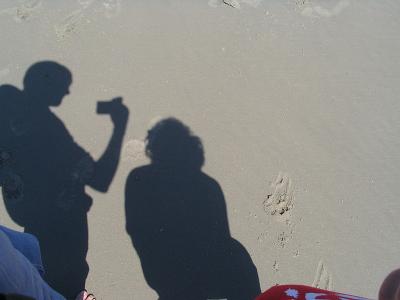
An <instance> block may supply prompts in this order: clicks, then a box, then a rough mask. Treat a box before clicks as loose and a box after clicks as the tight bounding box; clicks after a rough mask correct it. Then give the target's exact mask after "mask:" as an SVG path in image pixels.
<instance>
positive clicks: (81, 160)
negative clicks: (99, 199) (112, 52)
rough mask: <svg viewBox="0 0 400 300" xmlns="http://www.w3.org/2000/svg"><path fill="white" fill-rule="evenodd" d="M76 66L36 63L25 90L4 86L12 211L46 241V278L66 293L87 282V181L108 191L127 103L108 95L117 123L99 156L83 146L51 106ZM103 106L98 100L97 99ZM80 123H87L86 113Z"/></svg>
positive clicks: (5, 181) (1, 137) (4, 163)
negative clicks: (92, 155) (84, 118)
mask: <svg viewBox="0 0 400 300" xmlns="http://www.w3.org/2000/svg"><path fill="white" fill-rule="evenodd" d="M71 83H72V74H71V72H70V71H69V70H68V69H67V68H66V67H65V66H62V65H60V64H58V63H56V62H52V61H42V62H38V63H35V64H33V65H32V66H31V67H30V68H29V69H28V70H27V72H26V74H25V77H24V81H23V86H24V88H23V90H20V89H18V88H16V87H14V86H11V85H2V86H0V126H1V127H0V128H1V132H0V150H1V155H0V157H1V160H0V167H1V174H2V175H1V176H0V177H1V186H2V194H3V199H4V202H5V206H6V209H7V211H8V213H9V215H10V217H11V218H12V219H13V220H14V221H15V222H16V223H17V224H19V225H20V226H22V227H24V230H25V232H28V233H31V234H33V235H35V236H36V237H37V238H38V239H39V242H40V246H41V251H42V256H43V264H44V268H45V272H46V273H45V279H46V281H47V282H48V283H49V284H50V286H52V287H53V288H54V289H55V290H57V291H58V292H60V293H61V294H63V295H64V296H65V297H67V298H75V296H76V295H77V294H78V292H80V291H81V290H83V289H84V287H85V281H86V277H87V274H88V271H89V266H88V264H87V262H86V254H87V251H88V223H87V213H88V211H89V209H90V207H91V205H92V198H91V197H90V196H89V195H88V194H86V193H85V186H86V185H88V186H90V187H92V188H94V189H95V190H97V191H100V192H106V191H107V190H108V188H109V186H110V184H111V182H112V179H113V177H114V174H115V172H116V169H117V165H118V162H119V156H120V152H121V144H122V140H123V136H124V133H125V128H126V124H127V120H128V114H129V113H128V109H127V108H126V107H125V106H124V105H123V104H122V103H121V99H116V100H113V101H110V102H107V103H102V105H101V107H102V110H103V111H102V112H103V113H108V114H109V115H110V116H111V119H112V121H113V123H114V130H113V133H112V137H111V139H110V141H109V144H108V146H107V149H106V150H105V152H104V153H103V155H102V156H101V158H100V159H99V160H98V161H94V160H93V158H92V157H91V156H90V154H89V153H88V152H86V151H85V150H84V149H83V148H82V147H80V146H79V145H78V144H77V143H76V142H75V141H74V139H73V137H72V136H71V135H70V133H69V132H68V130H67V129H66V127H65V125H64V124H63V122H62V121H61V120H60V119H59V118H58V117H57V116H56V115H55V114H54V113H53V112H52V110H51V109H50V108H51V107H57V106H59V105H61V103H62V100H63V98H64V96H65V95H67V94H69V87H70V85H71ZM99 108H100V106H99ZM82 126H87V124H86V122H85V121H83V124H82Z"/></svg>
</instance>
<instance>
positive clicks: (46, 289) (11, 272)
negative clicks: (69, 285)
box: [0, 226, 65, 300]
mask: <svg viewBox="0 0 400 300" xmlns="http://www.w3.org/2000/svg"><path fill="white" fill-rule="evenodd" d="M17 247H18V248H17ZM30 247H33V248H30ZM19 249H20V250H21V251H22V252H24V253H26V254H27V255H28V256H29V259H28V258H27V257H26V256H25V255H24V254H23V253H22V252H20V250H19ZM32 262H34V263H35V264H36V265H37V266H41V259H40V251H39V246H38V242H37V240H36V238H35V237H33V236H32V235H28V234H23V233H18V232H15V231H13V230H10V229H8V228H5V227H3V226H1V227H0V293H4V294H19V295H23V296H28V297H32V298H34V299H38V300H65V298H64V297H63V296H61V295H60V294H59V293H57V292H56V291H54V290H53V289H52V288H51V287H50V286H49V285H48V284H47V283H46V282H45V281H44V280H43V278H42V277H41V275H40V274H39V271H38V269H37V267H36V266H34V265H33V264H32Z"/></svg>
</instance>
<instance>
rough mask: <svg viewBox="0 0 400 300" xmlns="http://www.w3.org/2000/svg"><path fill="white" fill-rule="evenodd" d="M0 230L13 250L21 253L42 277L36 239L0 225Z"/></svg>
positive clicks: (40, 258)
mask: <svg viewBox="0 0 400 300" xmlns="http://www.w3.org/2000/svg"><path fill="white" fill-rule="evenodd" d="M0 230H1V231H3V232H4V233H5V234H6V235H7V237H8V238H9V240H10V242H11V244H12V245H13V246H14V248H15V249H17V250H18V251H19V252H21V253H22V255H24V256H25V257H26V258H27V259H28V260H29V261H30V262H31V264H32V265H33V266H34V267H35V268H36V269H37V270H38V272H39V274H40V275H41V276H43V275H44V268H43V263H42V256H41V254H40V246H39V241H38V240H37V238H36V237H35V236H33V235H32V234H29V233H22V232H18V231H15V230H12V229H9V228H7V227H4V226H2V225H0Z"/></svg>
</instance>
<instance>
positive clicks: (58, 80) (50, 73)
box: [24, 61, 72, 106]
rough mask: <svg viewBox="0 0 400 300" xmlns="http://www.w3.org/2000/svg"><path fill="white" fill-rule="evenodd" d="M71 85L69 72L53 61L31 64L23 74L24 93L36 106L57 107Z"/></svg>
mask: <svg viewBox="0 0 400 300" xmlns="http://www.w3.org/2000/svg"><path fill="white" fill-rule="evenodd" d="M71 83H72V74H71V72H70V71H69V70H68V69H67V68H66V67H64V66H63V65H60V64H59V63H56V62H53V61H41V62H37V63H35V64H33V65H32V66H30V67H29V69H28V70H27V71H26V73H25V77H24V92H25V93H26V95H27V96H28V98H29V99H31V100H34V101H35V104H36V105H41V106H59V105H60V104H61V102H62V99H63V98H64V96H65V95H68V94H69V87H70V85H71Z"/></svg>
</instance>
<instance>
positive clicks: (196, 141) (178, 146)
mask: <svg viewBox="0 0 400 300" xmlns="http://www.w3.org/2000/svg"><path fill="white" fill-rule="evenodd" d="M146 141H147V145H146V155H147V156H148V157H149V158H150V160H151V162H152V163H153V164H160V165H164V166H168V167H173V168H179V169H190V170H194V169H195V170H200V169H201V167H202V166H203V164H204V150H203V145H202V142H201V140H200V138H199V137H198V136H195V135H193V134H192V132H191V130H190V128H189V127H188V126H186V125H185V124H183V123H182V122H181V121H179V120H177V119H175V118H167V119H163V120H161V121H159V122H158V123H157V124H155V125H154V126H153V127H152V128H151V129H150V130H149V131H148V133H147V138H146Z"/></svg>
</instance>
